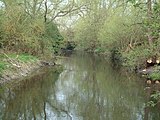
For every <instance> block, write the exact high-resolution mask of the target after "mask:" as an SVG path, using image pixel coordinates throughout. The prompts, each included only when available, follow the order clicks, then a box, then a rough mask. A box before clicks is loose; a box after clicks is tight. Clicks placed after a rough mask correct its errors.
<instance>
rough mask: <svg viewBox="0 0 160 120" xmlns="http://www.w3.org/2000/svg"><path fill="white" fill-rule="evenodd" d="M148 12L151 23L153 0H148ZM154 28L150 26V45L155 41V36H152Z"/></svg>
mask: <svg viewBox="0 0 160 120" xmlns="http://www.w3.org/2000/svg"><path fill="white" fill-rule="evenodd" d="M147 14H148V22H149V24H150V23H151V17H152V0H148V1H147ZM151 34H152V30H151V28H150V26H149V27H148V35H147V36H148V42H149V45H151V44H152V42H153V37H152V35H151Z"/></svg>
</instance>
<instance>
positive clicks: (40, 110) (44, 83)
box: [0, 53, 160, 120]
mask: <svg viewBox="0 0 160 120" xmlns="http://www.w3.org/2000/svg"><path fill="white" fill-rule="evenodd" d="M59 62H60V63H62V64H63V65H64V71H63V72H62V73H61V74H60V75H59V74H58V73H55V72H53V71H52V70H51V69H48V70H46V72H43V73H42V74H41V75H35V76H34V77H32V78H30V79H26V80H25V81H23V82H22V83H21V84H20V85H17V86H16V87H14V88H13V89H7V88H5V89H4V91H3V92H1V93H0V119H2V120H32V119H33V120H144V119H145V120H152V119H154V120H159V118H160V117H159V113H156V112H155V111H154V112H152V111H148V109H146V108H145V107H144V104H145V102H146V101H145V93H144V86H143V84H141V83H140V82H139V81H140V79H139V78H138V77H136V76H135V75H133V74H127V73H125V72H124V71H123V70H117V69H115V68H113V67H111V66H110V65H109V63H108V62H107V61H106V60H104V59H101V58H99V57H95V56H93V55H89V54H82V53H80V54H73V55H71V56H70V57H69V58H66V59H63V60H61V61H59ZM145 116H147V117H145Z"/></svg>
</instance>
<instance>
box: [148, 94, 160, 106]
mask: <svg viewBox="0 0 160 120" xmlns="http://www.w3.org/2000/svg"><path fill="white" fill-rule="evenodd" d="M159 100H160V91H156V92H154V93H152V95H151V96H150V101H149V102H148V103H147V104H146V105H147V106H150V107H155V106H156V105H157V103H159Z"/></svg>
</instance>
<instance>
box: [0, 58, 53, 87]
mask: <svg viewBox="0 0 160 120" xmlns="http://www.w3.org/2000/svg"><path fill="white" fill-rule="evenodd" d="M55 65H56V64H55V62H53V61H44V60H36V61H30V62H22V61H15V62H14V63H12V64H11V63H10V64H9V65H8V66H7V67H8V68H7V69H5V70H4V71H3V73H2V74H1V76H0V84H4V83H8V82H10V81H12V80H16V79H22V78H24V77H27V76H30V75H31V74H33V73H35V72H36V71H38V70H39V69H42V68H43V67H49V66H55Z"/></svg>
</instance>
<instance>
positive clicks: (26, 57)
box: [18, 54, 38, 62]
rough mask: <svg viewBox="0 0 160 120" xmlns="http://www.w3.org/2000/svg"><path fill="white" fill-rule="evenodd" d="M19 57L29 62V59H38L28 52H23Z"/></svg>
mask: <svg viewBox="0 0 160 120" xmlns="http://www.w3.org/2000/svg"><path fill="white" fill-rule="evenodd" d="M18 59H19V60H20V61H23V62H29V61H33V62H34V61H37V60H38V58H37V57H35V56H32V55H28V54H21V55H19V57H18Z"/></svg>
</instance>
